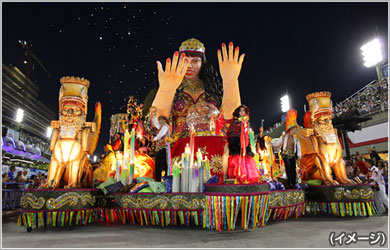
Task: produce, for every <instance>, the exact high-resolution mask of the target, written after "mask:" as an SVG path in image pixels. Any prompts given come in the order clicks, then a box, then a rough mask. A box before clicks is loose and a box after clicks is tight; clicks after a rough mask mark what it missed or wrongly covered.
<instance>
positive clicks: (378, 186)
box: [366, 160, 389, 214]
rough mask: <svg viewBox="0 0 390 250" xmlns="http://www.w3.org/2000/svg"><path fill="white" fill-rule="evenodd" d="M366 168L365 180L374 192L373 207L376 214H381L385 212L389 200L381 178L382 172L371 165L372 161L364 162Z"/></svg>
mask: <svg viewBox="0 0 390 250" xmlns="http://www.w3.org/2000/svg"><path fill="white" fill-rule="evenodd" d="M366 164H367V166H368V175H367V179H368V181H369V183H371V184H372V185H373V186H372V190H373V191H374V197H375V205H376V207H377V208H378V212H379V213H380V214H383V213H385V212H386V208H387V206H388V203H389V198H388V197H387V195H386V184H385V180H384V178H383V176H382V172H381V171H379V169H378V168H377V167H376V166H375V165H374V164H373V161H371V160H366Z"/></svg>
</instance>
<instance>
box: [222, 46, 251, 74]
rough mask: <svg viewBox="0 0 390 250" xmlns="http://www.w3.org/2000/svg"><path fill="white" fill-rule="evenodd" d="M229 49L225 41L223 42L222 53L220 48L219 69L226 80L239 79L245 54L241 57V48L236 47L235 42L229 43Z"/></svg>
mask: <svg viewBox="0 0 390 250" xmlns="http://www.w3.org/2000/svg"><path fill="white" fill-rule="evenodd" d="M228 49H229V50H227V48H226V45H225V43H222V53H221V50H220V49H218V51H217V56H218V63H219V71H220V74H221V77H222V80H223V81H224V82H232V81H237V80H238V76H239V75H240V71H241V66H242V62H243V61H244V57H245V54H242V55H241V56H240V57H238V56H239V53H240V49H239V47H236V48H235V49H234V46H233V43H232V42H230V43H229V48H228Z"/></svg>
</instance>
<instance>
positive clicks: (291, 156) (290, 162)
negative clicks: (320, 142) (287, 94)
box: [273, 109, 301, 188]
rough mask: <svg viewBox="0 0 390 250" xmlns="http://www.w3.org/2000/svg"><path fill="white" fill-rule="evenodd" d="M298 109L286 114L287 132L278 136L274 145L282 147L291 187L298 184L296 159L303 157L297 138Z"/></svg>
mask: <svg viewBox="0 0 390 250" xmlns="http://www.w3.org/2000/svg"><path fill="white" fill-rule="evenodd" d="M296 117H297V111H296V110H294V109H290V110H289V111H288V112H287V116H286V133H283V135H282V136H281V137H280V138H278V139H277V140H276V141H275V142H274V144H273V146H274V147H277V148H281V150H282V158H283V162H284V165H285V169H286V174H287V178H288V183H289V185H290V188H295V186H296V184H297V170H296V159H298V160H299V159H301V146H300V144H299V142H298V139H297V138H295V136H294V135H295V132H296V127H297V124H296Z"/></svg>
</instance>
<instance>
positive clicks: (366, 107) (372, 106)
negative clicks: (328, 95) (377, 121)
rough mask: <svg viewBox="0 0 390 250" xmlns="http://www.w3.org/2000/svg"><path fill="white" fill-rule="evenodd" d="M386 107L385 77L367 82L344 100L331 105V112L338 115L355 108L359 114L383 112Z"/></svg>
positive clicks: (386, 88)
mask: <svg viewBox="0 0 390 250" xmlns="http://www.w3.org/2000/svg"><path fill="white" fill-rule="evenodd" d="M387 109H388V82H387V78H383V79H382V81H375V82H373V83H370V84H368V85H367V86H365V87H364V88H363V89H361V90H359V91H358V92H356V93H355V94H353V95H352V96H351V97H349V98H347V99H346V100H344V101H342V102H340V103H337V104H336V105H335V106H334V107H333V114H334V116H335V117H339V116H341V115H342V114H344V113H348V112H352V111H355V110H357V111H358V112H359V114H360V115H365V114H373V113H377V112H383V111H385V110H387Z"/></svg>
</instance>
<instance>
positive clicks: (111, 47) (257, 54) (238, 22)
mask: <svg viewBox="0 0 390 250" xmlns="http://www.w3.org/2000/svg"><path fill="white" fill-rule="evenodd" d="M387 23H388V3H387V2H381V3H369V2H367V3H361V2H356V3H354V2H351V3H320V2H319V3H262V2H257V3H200V2H199V3H172V2H171V3H163V2H161V3H156V2H149V3H136V2H127V3H123V2H121V3H119V2H118V3H113V2H112V3H110V2H107V3H102V2H96V3H76V2H69V3H44V2H43V3H28V2H25V3H4V2H3V3H2V56H3V58H2V59H3V63H5V64H6V65H8V66H9V65H15V66H17V67H19V68H20V69H22V71H24V69H25V65H24V63H23V62H24V61H25V60H26V57H25V55H24V49H23V48H22V46H21V45H20V44H19V42H18V41H19V40H22V39H23V40H26V41H27V42H28V43H31V44H32V48H33V52H34V53H35V54H36V56H37V57H38V58H39V59H40V61H41V62H42V63H43V65H44V66H45V67H46V68H47V70H48V71H49V72H50V74H51V75H52V77H49V76H47V75H46V73H45V72H44V71H43V70H42V69H41V68H40V67H39V65H38V64H35V68H34V70H33V72H32V74H31V79H32V80H33V81H34V82H36V84H37V85H38V87H39V88H40V93H39V96H40V99H41V101H42V102H43V103H44V104H45V105H47V106H48V107H49V108H51V109H52V110H53V111H54V112H55V113H56V114H57V113H58V91H59V88H60V82H59V79H60V78H61V77H62V76H70V75H74V76H79V77H84V78H87V79H88V80H90V82H91V86H90V87H89V90H88V96H89V102H88V111H89V112H88V118H87V120H88V121H92V120H93V115H94V109H93V107H94V104H95V102H97V101H100V102H101V103H102V110H103V117H102V128H101V137H100V140H99V145H98V147H97V149H96V153H95V154H96V155H99V154H101V153H102V152H103V146H104V145H105V144H106V143H108V137H109V126H110V121H109V118H110V116H111V115H112V114H116V113H122V112H125V109H124V106H125V104H126V101H125V100H124V99H126V100H127V97H128V96H131V95H134V96H136V98H138V99H139V100H141V101H143V100H144V98H145V96H146V95H147V94H148V92H149V91H150V90H151V89H152V88H153V87H155V86H158V79H157V68H156V63H155V62H156V60H160V61H165V59H166V58H167V57H172V55H173V53H174V52H175V51H176V50H178V48H179V46H180V44H181V42H182V41H184V40H186V39H188V38H192V37H194V38H197V39H199V40H200V41H202V42H203V43H204V44H205V47H206V57H207V59H208V60H209V61H211V62H212V64H213V65H214V67H215V68H216V69H218V63H217V55H216V51H217V49H218V48H220V47H221V43H222V42H225V43H228V42H230V41H232V42H234V44H235V45H238V46H239V47H240V52H241V53H245V54H246V56H245V60H244V63H243V67H242V70H241V74H240V78H239V82H240V90H241V100H242V103H243V104H246V105H247V106H249V108H250V112H251V114H250V115H251V125H252V128H253V129H254V130H255V131H257V129H258V127H259V125H260V121H261V119H264V120H265V121H264V125H265V129H267V128H268V127H269V126H272V125H273V124H274V123H276V122H279V121H280V117H281V115H282V113H281V111H280V97H281V96H283V95H284V94H286V93H288V94H289V95H290V98H291V99H292V106H293V107H294V108H295V109H297V111H298V118H299V119H298V122H299V123H300V124H302V119H301V117H302V116H303V112H304V111H303V105H304V104H307V102H306V99H305V96H306V94H308V93H311V92H314V91H322V90H327V91H330V92H332V100H333V103H334V104H336V103H337V102H340V101H342V100H344V99H345V98H347V97H348V96H350V95H351V94H353V93H354V92H355V91H357V90H359V89H360V88H362V87H363V86H365V85H366V84H367V83H369V82H370V81H372V80H374V79H375V78H376V71H375V68H369V69H368V68H366V67H364V66H363V61H362V57H361V52H360V47H361V46H362V45H363V44H364V43H366V42H368V41H370V40H372V39H373V38H375V37H376V36H378V37H379V38H380V39H381V40H382V44H384V46H383V47H384V49H385V55H387V54H388V51H387V44H388V41H387V37H388V34H387V30H388V26H387ZM386 59H387V56H386ZM48 125H49V124H48Z"/></svg>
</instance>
